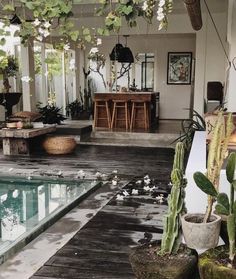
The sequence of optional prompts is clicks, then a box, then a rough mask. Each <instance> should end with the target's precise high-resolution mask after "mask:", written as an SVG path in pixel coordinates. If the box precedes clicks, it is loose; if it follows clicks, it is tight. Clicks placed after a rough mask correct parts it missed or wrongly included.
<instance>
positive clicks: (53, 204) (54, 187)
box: [0, 177, 99, 264]
mask: <svg viewBox="0 0 236 279" xmlns="http://www.w3.org/2000/svg"><path fill="white" fill-rule="evenodd" d="M98 186H99V182H96V181H90V180H80V181H71V180H65V179H51V180H48V179H43V178H42V179H41V178H40V179H39V178H33V179H31V180H28V179H23V178H16V177H14V178H12V177H0V264H1V263H3V262H4V261H5V260H6V259H7V258H9V257H10V256H11V255H12V254H14V253H16V252H17V251H19V250H20V249H21V248H22V247H24V246H25V245H26V244H27V243H29V242H30V241H31V240H32V239H33V238H35V237H36V236H38V235H39V234H40V233H41V232H42V231H44V230H45V229H46V228H48V227H49V226H50V225H52V224H53V223H54V222H55V221H56V220H58V219H59V218H60V217H61V216H63V215H64V214H65V213H67V212H68V211H69V210H71V209H72V208H73V207H74V206H75V205H76V204H77V202H78V201H79V200H80V199H82V197H85V196H87V195H88V194H89V193H90V192H91V191H92V189H95V188H97V187H98Z"/></svg>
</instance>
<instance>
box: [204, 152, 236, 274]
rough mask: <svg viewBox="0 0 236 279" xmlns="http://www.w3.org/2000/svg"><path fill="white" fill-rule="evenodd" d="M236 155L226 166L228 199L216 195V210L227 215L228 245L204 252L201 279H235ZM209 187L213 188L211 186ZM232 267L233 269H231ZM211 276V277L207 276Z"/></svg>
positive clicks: (230, 158) (223, 195)
mask: <svg viewBox="0 0 236 279" xmlns="http://www.w3.org/2000/svg"><path fill="white" fill-rule="evenodd" d="M235 164H236V153H235V152H234V153H231V154H230V156H229V158H228V161H227V166H226V177H227V180H228V182H229V184H230V195H229V198H228V196H227V195H226V194H225V193H220V194H218V195H217V206H216V210H217V212H219V213H221V214H222V213H224V214H225V215H227V232H228V239H229V243H228V245H224V246H219V247H217V248H214V249H210V250H208V251H206V252H205V253H204V254H202V255H201V256H200V259H199V270H200V274H201V278H202V279H207V278H236V270H235V217H236V207H235V206H236V202H235V200H234V191H235V188H236V180H235ZM210 187H213V188H214V186H213V185H211V186H210ZM232 267H233V268H232ZM209 274H211V276H209Z"/></svg>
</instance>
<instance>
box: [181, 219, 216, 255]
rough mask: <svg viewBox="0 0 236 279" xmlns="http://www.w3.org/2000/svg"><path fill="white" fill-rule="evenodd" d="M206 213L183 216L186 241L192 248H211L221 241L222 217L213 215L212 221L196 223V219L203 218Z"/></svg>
mask: <svg viewBox="0 0 236 279" xmlns="http://www.w3.org/2000/svg"><path fill="white" fill-rule="evenodd" d="M203 217H204V214H200V213H193V214H190V213H188V214H185V215H183V216H182V217H181V222H182V230H183V235H184V239H185V242H186V244H187V246H188V247H189V248H192V249H199V250H200V249H210V248H214V247H216V246H217V244H218V242H219V234H220V224H221V217H220V216H218V215H215V214H212V215H211V218H210V220H211V222H208V223H202V222H201V223H195V222H194V221H193V220H194V219H199V220H200V219H201V220H203Z"/></svg>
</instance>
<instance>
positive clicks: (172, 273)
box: [130, 142, 197, 279]
mask: <svg viewBox="0 0 236 279" xmlns="http://www.w3.org/2000/svg"><path fill="white" fill-rule="evenodd" d="M171 181H172V184H173V186H172V189H171V193H170V195H169V197H168V214H167V215H166V216H165V220H164V232H163V236H162V241H161V244H157V245H155V244H152V245H143V246H141V247H138V248H135V249H134V250H133V251H132V253H131V254H130V262H131V265H132V268H133V271H134V273H135V275H136V276H137V278H139V279H148V278H163V279H164V278H172V279H175V278H182V279H184V278H186V279H187V278H190V277H191V278H194V277H193V276H194V273H195V271H196V266H197V254H196V253H195V251H193V250H190V249H188V248H187V247H186V246H185V245H183V244H181V224H180V216H181V215H182V214H183V213H184V212H185V205H184V196H185V191H184V188H185V186H186V180H185V178H184V144H183V143H182V142H178V143H177V145H176V152H175V157H174V164H173V170H172V173H171Z"/></svg>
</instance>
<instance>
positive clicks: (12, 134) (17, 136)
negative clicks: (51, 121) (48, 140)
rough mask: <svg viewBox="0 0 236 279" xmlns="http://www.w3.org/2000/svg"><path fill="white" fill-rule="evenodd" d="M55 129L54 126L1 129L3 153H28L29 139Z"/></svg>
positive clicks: (29, 148) (29, 149) (29, 147)
mask: <svg viewBox="0 0 236 279" xmlns="http://www.w3.org/2000/svg"><path fill="white" fill-rule="evenodd" d="M55 131H56V127H43V128H37V129H2V130H1V137H2V140H3V155H29V154H30V151H31V149H32V148H31V147H32V146H30V145H31V139H33V138H39V137H40V136H43V135H46V134H48V133H53V132H55ZM32 144H33V143H32Z"/></svg>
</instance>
